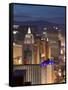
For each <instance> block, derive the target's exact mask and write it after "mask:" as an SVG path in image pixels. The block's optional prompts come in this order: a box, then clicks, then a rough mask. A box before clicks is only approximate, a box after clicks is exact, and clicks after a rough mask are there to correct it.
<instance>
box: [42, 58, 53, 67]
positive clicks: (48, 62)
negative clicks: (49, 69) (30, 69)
mask: <svg viewBox="0 0 68 90" xmlns="http://www.w3.org/2000/svg"><path fill="white" fill-rule="evenodd" d="M53 64H54V60H51V59H48V60H44V61H43V62H42V63H41V64H40V66H41V67H46V66H47V65H53Z"/></svg>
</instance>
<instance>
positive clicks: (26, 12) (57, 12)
mask: <svg viewBox="0 0 68 90" xmlns="http://www.w3.org/2000/svg"><path fill="white" fill-rule="evenodd" d="M13 14H14V21H17V22H18V21H19V22H26V21H39V20H44V21H48V22H52V23H57V24H65V7H52V6H34V5H33V6H32V5H23V4H22V5H19V4H14V12H13Z"/></svg>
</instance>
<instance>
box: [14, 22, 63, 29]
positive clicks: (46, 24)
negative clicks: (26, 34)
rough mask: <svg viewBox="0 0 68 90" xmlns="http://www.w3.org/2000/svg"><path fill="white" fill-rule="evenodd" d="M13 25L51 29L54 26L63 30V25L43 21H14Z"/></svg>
mask: <svg viewBox="0 0 68 90" xmlns="http://www.w3.org/2000/svg"><path fill="white" fill-rule="evenodd" d="M14 24H17V25H21V26H37V27H53V26H56V27H58V28H60V29H65V25H64V24H56V23H52V22H48V21H45V20H38V21H26V22H18V21H14Z"/></svg>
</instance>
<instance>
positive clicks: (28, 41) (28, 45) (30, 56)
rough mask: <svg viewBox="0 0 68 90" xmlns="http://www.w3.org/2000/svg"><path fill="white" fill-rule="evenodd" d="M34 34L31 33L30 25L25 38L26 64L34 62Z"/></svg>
mask: <svg viewBox="0 0 68 90" xmlns="http://www.w3.org/2000/svg"><path fill="white" fill-rule="evenodd" d="M33 44H34V36H33V34H32V33H31V29H30V27H29V28H28V32H27V34H26V35H25V38H24V64H33V63H34V51H33Z"/></svg>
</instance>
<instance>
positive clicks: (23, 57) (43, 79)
mask: <svg viewBox="0 0 68 90" xmlns="http://www.w3.org/2000/svg"><path fill="white" fill-rule="evenodd" d="M59 34H60V33H59V32H56V33H55V35H53V32H52V33H51V34H49V32H47V31H45V32H43V33H42V35H41V36H40V34H37V37H36V38H35V37H34V35H33V34H32V31H31V28H30V27H28V30H27V32H26V34H25V36H24V40H23V42H22V44H20V45H18V44H15V43H13V56H14V61H13V62H14V65H18V66H14V71H15V70H20V69H22V70H26V74H25V76H24V82H31V84H47V83H55V80H56V75H55V71H54V65H47V66H46V67H44V66H43V67H40V64H41V63H42V62H43V61H46V60H48V59H54V57H58V60H57V61H60V60H61V62H62V59H63V58H64V53H63V52H64V49H63V47H62V45H63V44H62V39H60V38H61V35H59ZM52 35H53V36H52ZM63 43H64V42H63ZM61 44H62V45H61ZM61 57H62V59H60V58H61ZM63 60H64V59H63ZM28 64H31V66H29V65H28ZM60 64H61V63H60ZM20 65H21V66H20ZM26 65H27V66H26ZM32 65H33V66H32ZM58 73H59V72H58ZM38 74H39V75H38ZM58 75H59V74H58Z"/></svg>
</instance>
